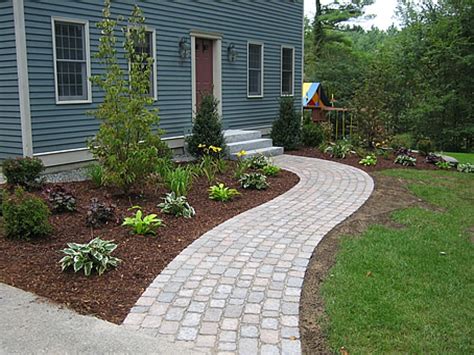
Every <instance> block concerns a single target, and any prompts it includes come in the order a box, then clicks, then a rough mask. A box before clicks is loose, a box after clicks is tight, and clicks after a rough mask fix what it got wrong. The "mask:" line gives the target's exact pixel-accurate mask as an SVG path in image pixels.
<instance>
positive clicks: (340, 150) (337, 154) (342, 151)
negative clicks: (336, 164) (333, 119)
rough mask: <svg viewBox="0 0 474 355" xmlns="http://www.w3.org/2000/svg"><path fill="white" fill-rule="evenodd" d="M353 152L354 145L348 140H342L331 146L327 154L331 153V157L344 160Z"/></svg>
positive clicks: (326, 151)
mask: <svg viewBox="0 0 474 355" xmlns="http://www.w3.org/2000/svg"><path fill="white" fill-rule="evenodd" d="M351 150H352V144H351V143H350V142H349V141H346V140H340V141H338V142H336V143H335V144H334V145H330V146H329V147H327V148H326V149H325V151H324V152H325V153H329V154H330V155H331V157H334V158H337V159H344V158H345V157H346V156H348V155H349V154H350V152H351Z"/></svg>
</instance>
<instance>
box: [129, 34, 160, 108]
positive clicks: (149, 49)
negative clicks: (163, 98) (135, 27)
mask: <svg viewBox="0 0 474 355" xmlns="http://www.w3.org/2000/svg"><path fill="white" fill-rule="evenodd" d="M155 43H156V32H155V30H148V29H147V30H146V31H145V39H144V41H143V42H141V43H138V41H137V43H136V45H135V53H137V54H140V55H143V54H146V55H147V57H148V58H152V59H153V63H152V65H151V68H150V83H149V86H148V92H147V94H148V95H149V96H151V97H153V98H154V99H155V100H156V99H157V92H156V91H157V77H156V50H155ZM131 64H132V65H133V63H131ZM142 65H145V66H146V65H148V62H145V61H144V63H142Z"/></svg>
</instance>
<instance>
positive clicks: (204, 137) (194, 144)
mask: <svg viewBox="0 0 474 355" xmlns="http://www.w3.org/2000/svg"><path fill="white" fill-rule="evenodd" d="M218 106H219V102H218V101H217V99H216V98H215V97H214V96H212V95H204V96H203V97H202V99H201V105H200V107H199V109H198V111H197V112H196V117H195V119H194V124H193V131H192V135H190V136H188V137H187V138H186V143H187V149H188V151H189V153H191V154H192V155H193V156H195V157H200V156H202V155H203V154H205V152H204V150H203V149H202V148H203V147H202V146H204V147H210V146H213V147H219V148H221V149H222V151H225V149H226V145H225V140H224V134H223V133H222V120H221V118H220V117H219V112H218Z"/></svg>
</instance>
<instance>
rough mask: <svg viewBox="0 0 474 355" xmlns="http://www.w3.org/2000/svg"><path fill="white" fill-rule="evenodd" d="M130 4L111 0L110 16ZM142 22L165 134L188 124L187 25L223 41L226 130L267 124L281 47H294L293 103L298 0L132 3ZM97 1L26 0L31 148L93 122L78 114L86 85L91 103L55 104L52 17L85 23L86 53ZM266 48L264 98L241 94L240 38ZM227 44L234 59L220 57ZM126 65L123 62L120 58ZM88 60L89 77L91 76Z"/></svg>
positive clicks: (90, 131)
mask: <svg viewBox="0 0 474 355" xmlns="http://www.w3.org/2000/svg"><path fill="white" fill-rule="evenodd" d="M132 3H133V2H132V1H114V2H113V7H112V10H113V14H114V15H118V14H120V15H125V16H127V15H129V14H130V10H131V7H132ZM137 3H138V4H139V5H140V6H141V7H142V9H143V10H144V12H145V16H146V18H147V21H146V24H147V26H149V27H152V28H155V29H156V37H157V43H156V49H157V67H158V83H157V85H158V101H157V102H156V106H157V107H158V108H159V110H160V116H161V127H162V128H163V129H165V130H166V132H167V134H166V135H167V136H168V137H176V136H182V135H183V134H184V133H186V132H189V130H190V127H191V117H192V108H191V58H188V59H186V60H184V61H182V60H181V59H180V58H179V54H178V42H179V40H180V38H181V37H183V36H186V37H187V38H188V39H189V32H190V31H191V30H199V31H205V32H215V33H220V34H222V36H223V40H222V96H223V97H222V106H223V120H224V123H225V126H226V127H229V128H250V127H264V126H270V125H271V122H272V121H273V120H274V118H275V117H276V116H277V114H278V98H279V97H280V80H281V78H280V65H281V63H280V62H281V59H280V51H281V45H292V46H294V47H295V50H296V51H295V62H296V63H295V101H296V103H297V104H299V103H300V101H301V100H300V97H301V54H302V47H301V46H302V19H303V4H302V2H301V1H294V0H279V1H276V0H275V1H263V0H261V1H251V0H246V1H244V0H242V1H231V0H228V1H213V0H206V1H204V0H203V1H178V0H176V1H163V0H153V1H152V0H148V1H138V2H137ZM101 10H102V1H97V0H82V1H58V0H43V1H33V0H26V1H25V17H26V32H27V44H28V68H29V83H30V99H31V115H32V129H33V146H34V152H35V153H42V152H50V151H59V150H66V149H73V148H81V147H84V146H85V143H84V142H85V139H86V138H87V137H90V136H92V135H94V133H95V132H96V130H97V127H98V122H97V121H96V120H95V119H94V118H93V117H91V116H86V115H85V111H87V110H91V109H93V108H94V107H96V104H97V102H100V100H101V97H102V94H101V93H100V92H99V91H97V89H93V101H94V102H93V104H76V105H56V104H55V96H54V71H53V70H54V68H53V50H52V39H51V37H52V34H51V16H58V17H66V18H72V19H86V20H89V27H90V41H91V52H92V54H94V53H95V52H96V51H97V45H98V40H99V31H98V30H97V28H96V22H97V21H99V20H100V16H101ZM249 40H254V41H259V42H263V43H264V45H265V54H264V59H265V67H264V69H265V70H264V73H265V75H264V78H265V80H264V95H265V96H264V98H262V99H248V98H247V71H246V70H247V65H246V58H247V53H246V51H247V41H249ZM230 43H234V44H235V47H236V49H237V51H238V53H239V55H238V58H237V61H235V62H233V63H230V62H229V61H228V59H227V47H228V45H229V44H230ZM124 65H125V63H124ZM98 70H99V69H98V65H97V61H96V60H95V59H92V74H97V73H98Z"/></svg>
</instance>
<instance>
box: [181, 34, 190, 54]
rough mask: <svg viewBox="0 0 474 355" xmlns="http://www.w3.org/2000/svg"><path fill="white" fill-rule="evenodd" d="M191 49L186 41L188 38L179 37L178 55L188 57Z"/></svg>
mask: <svg viewBox="0 0 474 355" xmlns="http://www.w3.org/2000/svg"><path fill="white" fill-rule="evenodd" d="M190 51H191V46H190V45H189V43H188V39H187V38H186V37H181V40H180V41H179V56H180V57H181V59H186V58H187V57H189V52H190Z"/></svg>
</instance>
